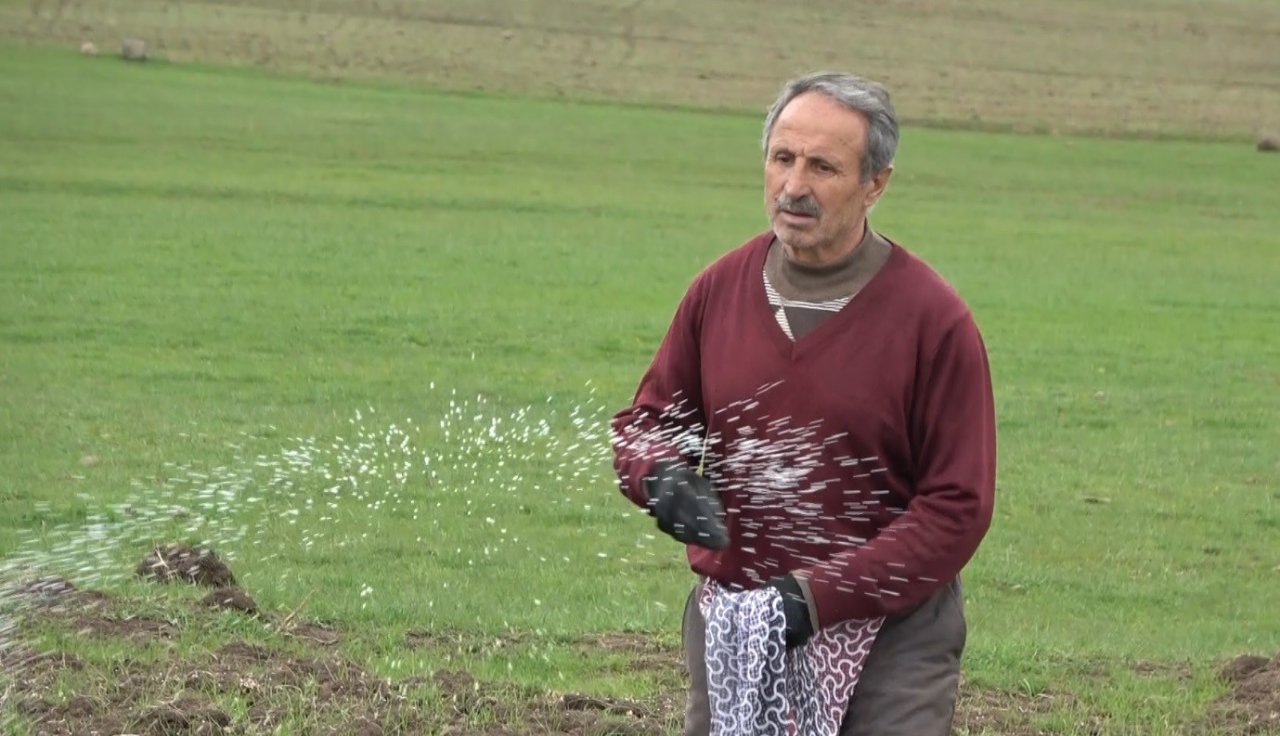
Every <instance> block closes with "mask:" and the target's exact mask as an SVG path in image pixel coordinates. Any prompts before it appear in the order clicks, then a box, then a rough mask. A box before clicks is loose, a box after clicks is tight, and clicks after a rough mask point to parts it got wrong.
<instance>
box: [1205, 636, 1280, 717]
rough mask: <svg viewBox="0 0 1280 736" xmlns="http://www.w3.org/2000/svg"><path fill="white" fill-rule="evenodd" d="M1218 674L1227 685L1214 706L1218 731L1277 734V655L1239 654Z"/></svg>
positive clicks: (1279, 686)
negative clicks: (1225, 691)
mask: <svg viewBox="0 0 1280 736" xmlns="http://www.w3.org/2000/svg"><path fill="white" fill-rule="evenodd" d="M1218 676H1219V678H1221V679H1222V680H1223V681H1224V682H1227V683H1229V685H1230V691H1229V692H1228V693H1227V695H1226V697H1224V698H1223V699H1222V700H1221V701H1220V702H1219V703H1218V707H1217V710H1218V713H1219V714H1220V716H1221V719H1220V721H1219V723H1220V724H1221V728H1223V730H1222V731H1220V733H1231V734H1261V733H1280V654H1277V655H1276V656H1274V657H1271V658H1267V657H1262V656H1258V655H1241V656H1239V657H1236V658H1235V659H1233V660H1231V661H1230V662H1228V663H1227V664H1226V665H1224V666H1223V668H1222V669H1221V670H1220V671H1219V673H1218Z"/></svg>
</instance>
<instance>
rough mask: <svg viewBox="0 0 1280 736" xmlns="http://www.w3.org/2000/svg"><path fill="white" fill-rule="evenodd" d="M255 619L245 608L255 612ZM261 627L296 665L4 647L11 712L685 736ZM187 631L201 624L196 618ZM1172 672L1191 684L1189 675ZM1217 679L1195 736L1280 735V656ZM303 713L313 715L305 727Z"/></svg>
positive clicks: (109, 616)
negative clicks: (67, 685) (96, 658)
mask: <svg viewBox="0 0 1280 736" xmlns="http://www.w3.org/2000/svg"><path fill="white" fill-rule="evenodd" d="M24 590H25V593H24V594H26V595H28V596H31V597H32V598H33V599H34V600H39V601H42V602H44V603H46V604H47V603H49V602H51V601H56V605H40V606H32V607H31V608H30V609H29V610H28V620H29V621H34V622H38V623H40V624H42V625H48V624H55V625H62V626H65V627H66V628H67V629H68V630H69V633H72V634H74V635H76V636H81V637H102V638H116V639H121V640H126V641H129V642H131V643H145V642H150V641H161V640H168V639H173V638H175V637H176V636H177V635H178V634H179V633H180V628H179V624H178V623H175V622H174V621H169V620H165V619H163V618H159V617H145V616H130V615H128V614H126V613H124V611H125V609H126V608H127V606H125V605H124V604H123V602H120V601H116V600H114V599H112V598H110V597H108V596H106V595H103V594H100V593H99V594H94V593H92V592H90V591H79V590H76V589H75V586H74V585H71V584H70V583H69V582H67V581H61V580H54V579H43V580H41V581H33V582H32V583H30V584H28V585H27V586H26V587H25V588H24ZM240 596H243V597H244V598H246V599H248V596H247V594H245V593H244V592H243V591H240V590H239V589H230V590H217V591H214V592H212V593H210V594H209V595H208V596H206V597H205V601H217V600H220V599H234V598H238V597H240ZM249 600H251V599H249ZM207 605H214V604H207ZM245 608H246V607H244V606H239V607H235V608H234V609H233V610H238V611H240V612H242V613H245V612H247V611H246V610H245ZM202 609H203V607H199V608H197V610H202ZM253 610H255V611H256V610H257V609H256V606H254V607H253ZM257 615H258V616H260V617H261V618H262V619H264V620H266V621H267V624H268V627H269V628H271V629H274V630H276V631H278V632H280V633H282V634H287V635H289V636H290V637H291V640H292V641H294V642H295V646H292V647H289V651H283V650H281V649H277V648H273V647H268V646H265V645H263V644H258V643H251V642H246V641H233V642H230V643H227V644H224V645H222V646H221V647H219V648H217V649H216V650H214V651H212V652H206V653H201V652H193V653H189V654H188V655H186V656H184V657H175V658H172V659H170V660H168V661H162V662H158V663H157V662H154V661H143V660H140V659H132V658H129V657H126V658H124V659H123V661H121V662H118V663H113V664H112V666H111V667H110V668H103V667H101V666H100V665H98V666H90V665H88V664H86V662H85V661H84V660H83V659H82V658H81V657H78V656H77V655H75V654H74V653H71V652H67V651H49V652H36V651H33V650H31V649H30V648H28V647H24V646H9V647H7V648H3V649H0V668H2V669H3V671H4V672H5V673H6V675H17V674H19V673H20V674H21V676H20V677H11V681H12V683H13V684H12V686H11V689H10V691H9V694H8V699H9V702H10V703H12V706H11V707H12V709H13V711H14V712H16V713H17V714H19V715H20V716H21V717H22V718H24V719H26V721H27V722H28V723H29V724H32V725H33V726H34V727H35V730H34V732H36V733H40V734H48V735H49V736H71V735H73V734H75V735H80V734H121V733H130V734H139V735H142V734H146V735H147V736H160V735H166V734H200V735H214V734H266V733H272V732H274V731H276V730H277V729H279V728H281V727H284V728H285V730H297V729H299V728H301V729H303V730H306V731H307V732H308V733H317V734H334V735H335V736H336V735H337V734H358V735H363V736H378V735H383V734H406V735H407V734H479V735H480V736H497V735H499V734H502V735H510V736H516V735H522V734H571V735H577V736H589V735H590V736H601V735H603V734H620V735H623V736H648V735H649V734H653V735H657V734H664V733H670V732H672V731H673V730H674V729H675V728H676V727H677V725H678V724H679V722H680V719H681V715H682V713H683V708H684V693H683V690H682V688H681V687H679V686H678V685H675V684H673V685H671V686H668V687H667V689H666V690H665V691H664V692H661V693H659V694H657V695H654V696H650V697H647V698H640V699H624V698H609V697H601V696H598V695H593V694H585V693H555V692H548V691H546V690H541V689H535V688H528V687H521V686H517V685H512V684H509V683H498V682H485V681H481V680H477V679H476V678H475V677H474V676H472V675H471V674H469V673H467V672H465V671H461V670H457V669H443V670H439V671H437V672H435V673H434V674H433V675H432V676H430V677H409V678H404V679H401V680H393V679H388V678H383V677H378V676H376V675H373V674H371V673H369V672H368V671H367V670H365V669H364V668H363V667H362V666H360V665H359V664H357V663H355V662H353V661H351V660H349V659H347V658H346V657H344V656H343V655H342V654H341V653H340V652H339V651H338V650H337V649H335V648H334V647H333V645H334V644H336V643H337V642H339V641H340V640H341V639H342V638H343V634H342V632H340V631H338V630H336V629H334V628H333V627H330V626H324V625H320V624H316V623H308V622H294V621H293V620H292V616H293V615H292V614H290V615H289V616H287V617H285V619H284V620H281V621H272V620H270V619H271V617H270V616H269V615H265V614H262V613H261V612H259V613H258V614H257ZM176 620H177V619H175V621H176ZM189 620H190V621H191V622H193V623H198V622H199V619H198V617H197V618H195V619H189ZM528 638H529V637H528V636H524V635H516V634H513V635H510V636H505V637H497V638H493V637H489V638H482V637H467V636H464V635H461V634H446V633H433V632H427V631H415V632H411V633H410V634H409V635H407V636H406V644H408V645H409V646H410V647H417V648H427V647H436V648H443V649H446V650H449V651H470V652H472V653H476V652H485V651H490V650H492V649H493V648H503V647H508V646H517V645H519V644H521V643H527V641H526V639H528ZM567 645H568V646H571V647H574V648H575V649H577V650H579V651H581V652H582V653H583V654H584V655H587V654H592V653H595V654H599V653H601V652H605V653H608V654H610V655H614V656H618V657H621V658H624V659H626V660H628V661H631V662H633V663H634V665H633V666H634V667H637V668H642V669H648V668H652V669H654V670H659V669H661V670H671V671H676V672H682V670H681V664H680V662H681V658H680V652H679V650H678V649H677V648H676V647H674V646H673V645H670V644H666V643H663V642H661V641H659V640H656V639H654V638H653V637H650V636H646V635H644V634H640V633H609V634H599V635H593V636H589V637H584V638H582V639H579V640H576V641H571V642H568V643H567ZM1169 667H1171V666H1161V665H1154V664H1150V663H1138V664H1137V665H1135V666H1134V670H1135V672H1138V673H1139V674H1144V673H1151V674H1161V673H1162V672H1164V671H1165V670H1167V669H1169ZM1170 672H1172V674H1174V675H1179V676H1188V677H1189V676H1190V675H1189V671H1186V672H1184V668H1183V667H1182V666H1181V665H1179V666H1176V667H1174V669H1173V670H1170ZM1166 674H1167V673H1166ZM68 676H71V677H73V678H74V679H73V681H74V682H76V683H77V691H76V692H75V693H74V694H73V695H70V696H68V697H55V696H53V695H51V693H54V692H57V691H58V690H59V688H58V687H56V684H57V683H58V682H59V678H65V677H68ZM1219 676H1220V678H1221V679H1222V681H1223V682H1224V684H1225V685H1226V686H1227V688H1228V691H1227V693H1226V694H1225V695H1224V696H1223V698H1222V699H1221V700H1220V701H1218V702H1217V703H1216V704H1215V705H1214V708H1213V709H1212V712H1211V714H1210V718H1211V720H1210V721H1207V722H1206V723H1204V724H1199V725H1193V726H1191V727H1189V730H1188V733H1201V732H1212V733H1222V734H1232V735H1239V736H1244V735H1245V734H1264V733H1280V655H1277V656H1276V657H1272V658H1268V657H1263V656H1242V657H1238V658H1236V659H1234V660H1232V661H1230V662H1227V663H1226V664H1225V665H1224V666H1223V667H1222V669H1221V671H1220V673H1219ZM233 703H234V704H239V706H238V708H239V711H238V712H237V709H236V708H233V707H228V706H229V705H230V704H233ZM1065 710H1078V711H1080V712H1085V713H1087V709H1085V708H1082V707H1081V704H1080V703H1079V701H1077V700H1076V699H1075V698H1074V697H1073V696H1072V695H1071V694H1070V693H1054V692H1047V693H1040V694H1036V695H1027V694H1019V693H1008V692H997V691H986V690H977V689H974V688H969V687H964V686H962V689H961V695H960V700H959V703H958V707H957V713H956V721H955V733H956V734H1002V735H1003V736H1033V735H1035V734H1040V733H1043V731H1042V730H1040V729H1039V728H1038V727H1037V722H1038V720H1039V719H1040V718H1041V717H1043V716H1045V715H1047V714H1050V713H1061V712H1063V711H1065ZM299 711H305V714H303V715H301V716H300V715H299ZM233 713H234V715H233ZM300 718H301V719H303V720H301V721H300V720H299V719H300ZM1081 718H1082V721H1081V722H1080V723H1078V724H1077V725H1078V726H1079V727H1080V729H1081V731H1082V732H1085V733H1099V734H1101V733H1106V732H1107V727H1108V724H1107V723H1106V721H1105V720H1103V719H1102V718H1101V717H1097V716H1093V715H1084V716H1082V717H1081Z"/></svg>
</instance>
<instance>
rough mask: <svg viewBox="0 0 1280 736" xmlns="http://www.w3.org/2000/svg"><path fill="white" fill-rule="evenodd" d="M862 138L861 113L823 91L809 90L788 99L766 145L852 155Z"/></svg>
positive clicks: (857, 148) (859, 147)
mask: <svg viewBox="0 0 1280 736" xmlns="http://www.w3.org/2000/svg"><path fill="white" fill-rule="evenodd" d="M865 140H866V123H865V121H864V120H863V118H862V116H861V115H859V114H858V113H856V112H854V111H853V110H850V109H848V108H847V107H845V106H843V105H841V104H840V103H838V102H836V101H835V100H833V99H831V98H830V97H827V96H826V95H823V94H818V93H814V92H809V93H806V94H803V95H800V96H799V97H797V98H795V99H794V100H792V101H791V102H790V103H789V104H788V105H787V106H786V107H785V108H783V110H782V112H781V113H780V114H779V115H778V120H777V122H776V123H774V126H773V131H772V133H771V134H770V138H769V147H770V148H773V147H775V146H779V145H785V146H787V147H795V146H804V147H806V148H813V149H815V150H818V149H825V150H828V151H830V152H832V153H836V152H842V153H846V154H850V155H856V154H858V153H859V152H860V151H861V150H862V145H863V141H865Z"/></svg>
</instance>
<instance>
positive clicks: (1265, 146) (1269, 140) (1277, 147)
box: [1258, 136, 1280, 153]
mask: <svg viewBox="0 0 1280 736" xmlns="http://www.w3.org/2000/svg"><path fill="white" fill-rule="evenodd" d="M1258 150H1259V151H1263V152H1264V153H1269V152H1274V151H1280V138H1273V137H1271V136H1266V137H1263V138H1259V139H1258Z"/></svg>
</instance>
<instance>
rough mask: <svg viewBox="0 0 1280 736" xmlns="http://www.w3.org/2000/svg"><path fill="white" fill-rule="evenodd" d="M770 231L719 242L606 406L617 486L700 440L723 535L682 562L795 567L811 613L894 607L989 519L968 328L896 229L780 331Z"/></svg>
mask: <svg viewBox="0 0 1280 736" xmlns="http://www.w3.org/2000/svg"><path fill="white" fill-rule="evenodd" d="M772 240H773V235H772V234H771V233H764V234H761V235H759V236H757V237H755V238H752V239H751V240H750V241H748V242H747V243H745V244H744V245H742V246H741V247H739V248H737V249H735V250H733V251H731V252H729V253H728V254H726V255H724V256H723V257H721V258H720V259H719V260H718V261H717V262H716V263H714V264H712V265H711V266H710V267H709V268H707V269H706V270H705V271H703V272H702V273H701V274H699V275H698V277H697V278H696V279H695V280H694V282H693V284H692V285H691V286H690V288H689V290H688V292H687V293H686V294H685V297H684V299H683V300H682V301H681V302H680V305H679V307H678V308H677V310H676V314H675V318H674V320H673V321H672V323H671V326H670V329H669V330H668V332H667V334H666V336H665V338H664V339H663V341H662V344H661V345H660V347H659V348H658V351H657V354H656V356H655V357H654V359H653V362H652V364H651V365H650V366H649V368H648V370H647V371H646V372H645V374H644V377H643V378H642V379H641V382H640V386H639V389H638V391H637V392H636V395H635V400H634V402H633V404H632V405H631V406H630V407H628V408H626V409H624V410H622V411H620V412H618V414H617V415H616V416H615V417H614V418H613V425H612V428H613V433H614V456H615V461H614V466H615V469H616V470H617V472H618V477H619V478H620V480H621V486H622V489H623V491H624V492H625V493H626V494H627V496H628V497H630V498H631V500H632V501H634V502H635V503H636V504H637V505H640V506H641V507H644V506H645V505H646V501H647V498H646V492H645V489H644V484H643V479H644V477H645V476H647V475H649V474H650V473H651V472H652V468H653V463H654V461H655V460H657V459H659V458H665V457H683V458H684V459H686V460H687V461H689V462H690V463H691V464H692V465H694V466H696V465H697V464H698V463H699V460H700V459H701V458H702V450H703V448H704V446H705V448H706V456H705V462H706V474H707V476H708V477H709V478H710V479H711V481H712V483H713V484H714V486H715V487H716V489H717V490H718V491H719V493H720V496H721V500H722V502H723V504H724V506H725V510H726V514H727V518H726V524H727V526H728V530H729V536H730V545H729V547H728V548H727V549H724V550H720V551H713V550H709V549H705V548H702V547H697V546H692V545H691V546H689V547H688V555H689V562H690V565H691V567H692V568H693V570H694V571H695V572H697V573H699V574H701V575H706V576H709V577H711V578H713V579H716V580H719V581H720V582H722V583H725V584H728V585H738V586H742V587H745V588H753V587H758V586H759V585H761V584H763V583H764V582H766V581H768V580H769V579H770V578H772V577H774V576H776V575H780V574H782V573H786V572H791V573H793V574H794V575H796V576H797V577H799V578H801V579H802V580H803V581H804V582H805V584H806V587H807V588H808V590H809V593H810V595H811V596H812V598H813V604H814V607H815V608H816V613H817V617H818V621H819V623H820V625H822V626H827V625H830V624H833V623H836V622H838V621H842V620H845V619H850V618H854V619H861V618H872V617H877V616H882V615H894V614H898V613H903V612H905V611H907V610H909V609H911V608H912V607H914V606H915V605H917V604H919V603H920V602H922V601H923V600H924V599H925V598H927V597H928V596H929V595H930V594H931V593H933V592H934V591H936V590H937V589H938V588H939V587H940V586H942V585H944V584H946V583H947V582H948V581H950V580H951V579H952V578H954V577H955V576H956V575H957V574H958V573H959V572H960V570H961V568H963V567H964V566H965V564H967V563H968V561H969V560H970V558H971V557H972V556H973V554H974V552H975V551H976V549H977V547H978V544H979V542H980V541H981V540H982V538H983V536H984V535H985V534H986V531H987V529H988V527H989V525H990V523H991V514H992V505H993V500H994V495H995V465H996V437H995V433H996V425H995V411H994V406H993V404H994V402H993V399H992V391H991V377H990V370H989V367H988V363H987V356H986V350H985V347H984V345H983V342H982V337H981V335H980V334H979V331H978V328H977V326H976V325H975V323H974V320H973V317H972V315H971V313H970V311H969V309H968V307H967V306H966V305H965V303H964V302H963V301H962V300H961V298H960V297H959V295H958V294H957V293H956V292H955V291H954V290H953V289H952V288H951V287H950V286H949V285H948V284H947V283H946V282H945V281H943V279H942V278H941V277H940V276H939V275H938V274H937V273H935V272H934V271H933V270H932V269H931V268H930V267H929V266H928V265H927V264H925V263H924V262H923V261H921V260H920V259H919V258H917V257H916V256H914V255H912V254H911V253H909V252H908V251H906V250H905V249H903V248H902V247H901V246H898V245H896V244H895V245H894V247H893V251H892V253H891V254H890V256H889V260H888V261H887V262H886V263H885V264H884V266H883V268H881V270H880V272H879V273H878V274H876V276H875V277H874V278H873V279H872V280H871V281H870V283H868V284H867V285H866V286H865V287H864V288H863V289H862V290H861V291H860V292H859V293H858V294H857V296H855V297H854V298H853V300H852V301H851V302H850V303H849V304H848V305H847V306H845V307H844V308H843V309H841V311H839V312H838V313H836V314H834V315H832V316H831V317H829V318H828V319H826V320H825V321H823V322H822V323H821V324H820V325H819V326H818V327H817V328H815V329H814V330H813V331H812V332H810V333H808V334H805V335H803V336H802V337H800V338H799V339H798V340H796V341H795V342H792V341H791V340H790V339H789V338H788V337H787V336H786V335H785V334H784V333H783V332H782V329H781V328H780V327H779V325H778V323H777V321H776V320H775V319H774V315H773V313H772V311H771V310H770V307H769V304H768V301H767V298H766V295H765V290H764V285H763V276H762V274H763V268H764V262H765V254H766V253H767V251H768V249H769V245H770V243H771V241H772ZM708 437H709V439H704V438H708ZM704 443H705V445H704Z"/></svg>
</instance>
